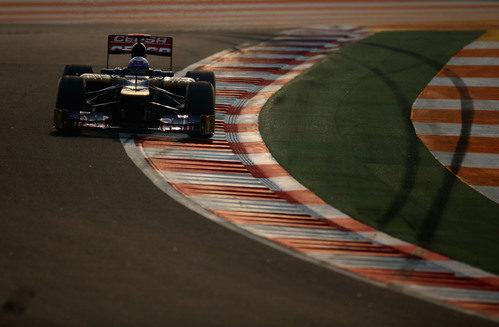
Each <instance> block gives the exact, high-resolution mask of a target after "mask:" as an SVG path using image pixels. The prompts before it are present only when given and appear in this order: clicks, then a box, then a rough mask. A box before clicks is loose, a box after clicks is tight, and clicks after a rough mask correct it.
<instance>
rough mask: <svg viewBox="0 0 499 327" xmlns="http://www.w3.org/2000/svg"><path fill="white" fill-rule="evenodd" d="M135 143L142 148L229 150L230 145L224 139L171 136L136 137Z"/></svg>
mask: <svg viewBox="0 0 499 327" xmlns="http://www.w3.org/2000/svg"><path fill="white" fill-rule="evenodd" d="M135 144H136V145H137V146H141V147H144V148H155V149H164V148H175V149H199V150H230V145H229V144H228V143H227V141H225V140H211V139H210V140H197V139H196V140H193V139H189V138H182V139H173V140H172V138H171V137H163V138H162V137H145V138H142V137H137V138H135Z"/></svg>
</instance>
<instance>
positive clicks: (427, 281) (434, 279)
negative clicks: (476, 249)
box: [346, 267, 499, 291]
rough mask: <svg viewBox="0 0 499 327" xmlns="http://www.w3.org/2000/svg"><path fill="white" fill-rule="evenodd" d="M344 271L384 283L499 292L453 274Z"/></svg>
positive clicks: (473, 280) (381, 270) (382, 270)
mask: <svg viewBox="0 0 499 327" xmlns="http://www.w3.org/2000/svg"><path fill="white" fill-rule="evenodd" d="M346 269H347V270H349V271H352V272H355V273H357V274H359V275H363V276H365V277H369V278H371V279H374V280H378V281H381V282H384V283H398V284H418V285H431V286H440V287H453V288H454V287H455V288H462V289H473V290H480V291H499V290H498V289H497V288H496V287H494V286H493V285H489V284H487V283H483V282H482V281H480V280H479V279H476V278H470V277H457V276H455V275H454V274H453V273H443V272H428V271H415V270H392V269H373V268H348V267H346Z"/></svg>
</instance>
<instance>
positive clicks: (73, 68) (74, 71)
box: [62, 65, 94, 76]
mask: <svg viewBox="0 0 499 327" xmlns="http://www.w3.org/2000/svg"><path fill="white" fill-rule="evenodd" d="M93 73H94V71H93V69H92V67H91V66H88V65H66V67H64V73H62V75H63V76H66V75H69V76H80V75H82V74H93Z"/></svg>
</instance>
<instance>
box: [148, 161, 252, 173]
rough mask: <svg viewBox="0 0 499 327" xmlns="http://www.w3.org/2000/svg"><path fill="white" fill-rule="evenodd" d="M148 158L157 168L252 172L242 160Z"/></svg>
mask: <svg viewBox="0 0 499 327" xmlns="http://www.w3.org/2000/svg"><path fill="white" fill-rule="evenodd" d="M147 160H148V161H149V163H150V164H151V166H153V167H154V168H155V169H156V170H165V171H183V172H199V173H203V172H205V173H220V174H243V175H249V174H250V173H249V172H248V170H247V169H246V168H245V167H244V166H243V164H241V163H240V162H223V161H209V160H191V159H163V158H148V159H147Z"/></svg>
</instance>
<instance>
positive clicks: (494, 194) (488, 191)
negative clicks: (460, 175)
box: [472, 185, 499, 203]
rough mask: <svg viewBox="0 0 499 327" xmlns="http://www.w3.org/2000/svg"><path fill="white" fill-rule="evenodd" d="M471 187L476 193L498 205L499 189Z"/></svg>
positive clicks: (493, 187)
mask: <svg viewBox="0 0 499 327" xmlns="http://www.w3.org/2000/svg"><path fill="white" fill-rule="evenodd" d="M472 187H473V188H474V189H475V190H477V191H478V192H480V193H482V194H483V195H485V196H486V197H488V198H489V199H491V200H492V201H494V202H496V203H499V187H497V186H481V185H472Z"/></svg>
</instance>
